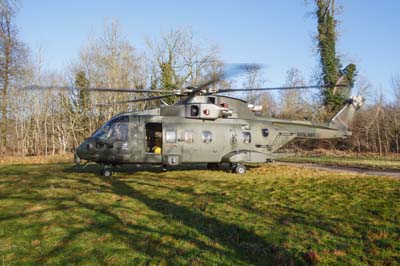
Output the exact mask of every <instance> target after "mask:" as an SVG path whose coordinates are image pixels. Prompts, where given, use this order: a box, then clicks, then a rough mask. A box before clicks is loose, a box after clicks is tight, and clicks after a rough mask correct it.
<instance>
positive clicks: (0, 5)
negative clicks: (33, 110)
mask: <svg viewBox="0 0 400 266" xmlns="http://www.w3.org/2000/svg"><path fill="white" fill-rule="evenodd" d="M16 11H17V4H16V2H14V1H8V0H1V1H0V86H1V89H2V93H1V146H2V148H3V149H4V148H5V147H6V144H7V134H8V133H10V132H8V125H9V112H10V102H9V97H10V94H11V92H12V90H13V88H15V86H17V85H18V84H17V82H18V80H19V77H20V76H21V75H23V73H24V70H25V67H24V65H26V61H27V59H28V51H27V48H26V47H25V45H24V44H23V43H22V42H21V41H20V40H19V39H18V30H17V28H16V26H15V13H16ZM3 151H4V150H3Z"/></svg>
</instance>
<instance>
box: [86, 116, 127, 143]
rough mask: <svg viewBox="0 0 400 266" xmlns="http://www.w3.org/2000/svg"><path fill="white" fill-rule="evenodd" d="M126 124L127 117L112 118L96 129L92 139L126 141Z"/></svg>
mask: <svg viewBox="0 0 400 266" xmlns="http://www.w3.org/2000/svg"><path fill="white" fill-rule="evenodd" d="M128 122H129V117H128V116H119V117H117V118H114V119H112V120H110V121H108V122H107V123H105V124H104V126H102V127H101V128H100V129H98V130H97V131H96V132H95V133H94V134H93V136H92V137H93V138H97V139H100V140H111V141H127V140H128Z"/></svg>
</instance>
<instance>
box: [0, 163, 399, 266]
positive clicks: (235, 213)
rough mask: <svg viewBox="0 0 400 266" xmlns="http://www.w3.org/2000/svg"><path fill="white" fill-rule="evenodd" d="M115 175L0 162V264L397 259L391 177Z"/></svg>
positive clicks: (293, 172)
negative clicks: (2, 163)
mask: <svg viewBox="0 0 400 266" xmlns="http://www.w3.org/2000/svg"><path fill="white" fill-rule="evenodd" d="M121 170H122V171H121V172H119V173H118V174H117V175H114V176H113V178H112V179H111V180H105V179H103V178H101V177H99V176H98V172H99V168H98V167H96V166H89V167H88V168H87V169H84V170H76V169H74V167H73V166H72V165H71V164H45V165H7V166H1V167H0V265H3V264H4V265H307V264H312V265H367V264H370V265H397V264H399V263H400V257H399V253H400V240H399V237H400V235H399V234H400V229H399V224H400V180H398V179H393V178H383V177H376V178H375V177H367V176H357V175H351V174H333V173H332V172H325V171H319V170H313V169H300V168H294V167H287V166H277V165H265V166H261V167H257V168H252V169H250V170H249V171H248V174H246V175H234V174H230V173H227V172H225V171H222V170H221V171H207V170H203V168H202V167H200V168H197V169H196V168H194V169H177V170H176V171H169V172H166V173H164V172H161V171H160V169H159V168H151V169H150V168H145V169H136V170H134V169H130V170H129V169H121ZM2 263H3V264H2Z"/></svg>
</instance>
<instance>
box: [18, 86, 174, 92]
mask: <svg viewBox="0 0 400 266" xmlns="http://www.w3.org/2000/svg"><path fill="white" fill-rule="evenodd" d="M73 89H76V90H82V91H98V92H129V93H163V92H169V93H170V92H171V91H169V90H149V89H130V88H129V89H128V88H127V89H110V88H76V87H69V86H39V85H31V86H27V87H24V88H22V90H61V91H70V90H73Z"/></svg>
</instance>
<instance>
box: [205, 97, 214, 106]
mask: <svg viewBox="0 0 400 266" xmlns="http://www.w3.org/2000/svg"><path fill="white" fill-rule="evenodd" d="M207 102H208V103H212V104H215V97H208V98H207Z"/></svg>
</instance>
